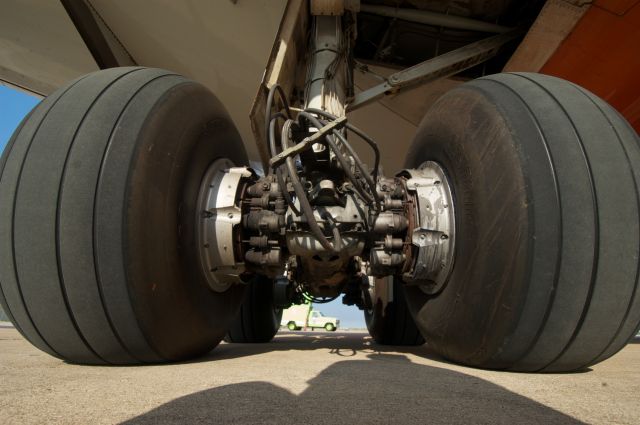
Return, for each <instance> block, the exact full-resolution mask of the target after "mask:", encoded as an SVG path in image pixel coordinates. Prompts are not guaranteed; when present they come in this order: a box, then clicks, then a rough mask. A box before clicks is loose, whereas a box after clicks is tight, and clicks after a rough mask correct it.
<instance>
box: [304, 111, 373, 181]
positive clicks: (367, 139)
mask: <svg viewBox="0 0 640 425" xmlns="http://www.w3.org/2000/svg"><path fill="white" fill-rule="evenodd" d="M305 111H307V112H311V113H313V114H317V115H322V116H323V117H326V118H329V119H332V120H336V119H338V117H336V116H335V115H333V114H330V113H329V112H327V111H323V110H322V109H316V108H307V109H305ZM346 127H347V129H348V130H350V131H353V132H354V133H356V134H357V135H358V136H360V138H361V139H362V140H364V141H365V143H367V144H368V145H369V146H371V149H372V150H373V153H374V164H373V180H374V181H375V182H377V181H378V172H379V168H380V149H378V144H377V143H376V142H375V140H373V139H372V138H371V137H369V136H368V135H367V134H366V133H365V132H363V131H362V130H360V129H359V128H358V127H356V126H354V125H353V124H350V123H347V124H346Z"/></svg>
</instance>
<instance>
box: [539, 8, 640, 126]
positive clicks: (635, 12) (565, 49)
mask: <svg viewBox="0 0 640 425" xmlns="http://www.w3.org/2000/svg"><path fill="white" fill-rule="evenodd" d="M609 3H610V4H609ZM622 3H625V5H626V6H630V8H629V9H627V10H626V12H625V13H623V14H617V13H613V12H611V11H610V10H612V9H614V10H617V11H620V10H622V9H624V7H622V6H623V4H622ZM631 3H635V4H633V5H631ZM604 7H607V8H606V9H605V8H604ZM540 72H542V73H544V74H549V75H555V76H558V77H561V78H564V79H567V80H569V81H573V82H574V83H576V84H579V85H581V86H583V87H585V88H587V89H589V90H590V91H592V92H594V93H595V94H597V95H598V96H600V97H602V98H603V99H605V100H606V101H608V102H609V103H610V104H611V105H613V106H614V107H615V108H616V109H617V110H618V111H620V113H622V115H624V116H625V117H626V118H627V120H628V121H629V122H630V123H631V125H632V126H633V127H634V128H635V129H636V131H638V132H640V2H638V1H635V2H630V1H628V0H627V1H626V2H623V1H620V0H609V1H607V0H600V1H598V2H597V3H595V4H594V5H593V6H592V7H591V8H590V9H589V10H588V11H587V13H585V15H584V16H583V17H582V19H581V20H580V21H579V22H578V24H577V25H576V26H575V28H574V29H573V31H572V32H571V34H569V36H568V37H567V38H566V39H565V40H564V41H563V42H562V44H561V45H560V47H558V49H557V50H556V51H555V53H554V54H553V56H551V58H549V60H548V61H547V63H546V64H545V65H544V66H543V67H542V69H541V70H540Z"/></svg>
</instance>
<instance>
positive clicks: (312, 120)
mask: <svg viewBox="0 0 640 425" xmlns="http://www.w3.org/2000/svg"><path fill="white" fill-rule="evenodd" d="M298 117H302V118H305V119H307V120H308V121H309V122H310V123H311V125H313V126H315V127H317V128H318V129H320V128H322V127H323V122H322V121H320V120H319V119H318V118H316V117H314V116H313V115H311V114H309V113H307V112H304V111H303V112H299V113H298ZM325 140H326V142H327V145H329V148H331V150H332V151H333V153H334V154H335V155H336V158H337V159H338V162H339V163H340V165H341V166H342V170H343V171H344V173H345V174H346V175H347V178H348V179H349V180H350V181H351V183H352V184H353V189H354V191H355V192H356V193H357V194H358V196H360V198H362V199H363V200H364V201H365V202H373V200H374V198H372V197H371V196H369V194H368V193H366V192H362V191H360V190H358V187H359V184H358V179H357V178H356V176H355V175H354V174H353V172H352V171H351V167H350V166H349V163H348V162H347V159H346V158H345V157H344V155H343V154H342V152H340V149H338V145H336V143H335V142H334V141H333V136H329V135H327V137H326V138H325ZM365 173H366V171H365Z"/></svg>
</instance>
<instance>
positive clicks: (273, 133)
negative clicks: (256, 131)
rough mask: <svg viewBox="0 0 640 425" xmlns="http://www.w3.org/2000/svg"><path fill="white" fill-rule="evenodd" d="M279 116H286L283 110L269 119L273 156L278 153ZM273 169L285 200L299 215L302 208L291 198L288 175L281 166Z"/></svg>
mask: <svg viewBox="0 0 640 425" xmlns="http://www.w3.org/2000/svg"><path fill="white" fill-rule="evenodd" d="M278 118H285V115H284V114H283V113H281V112H278V113H276V114H274V115H273V116H272V117H271V120H270V121H269V138H268V139H269V150H270V151H271V156H272V157H274V156H276V155H277V154H278V150H277V148H276V125H275V123H276V121H277V120H278ZM273 171H274V172H275V174H276V180H277V181H278V186H280V190H281V191H282V196H283V197H284V200H285V202H286V203H287V205H289V208H291V211H293V213H294V214H295V215H296V216H298V217H299V216H300V210H299V209H298V207H296V205H295V204H294V203H293V199H292V198H291V195H290V194H289V191H288V190H287V186H286V175H284V173H283V172H282V169H281V168H280V167H278V168H276V169H274V170H273Z"/></svg>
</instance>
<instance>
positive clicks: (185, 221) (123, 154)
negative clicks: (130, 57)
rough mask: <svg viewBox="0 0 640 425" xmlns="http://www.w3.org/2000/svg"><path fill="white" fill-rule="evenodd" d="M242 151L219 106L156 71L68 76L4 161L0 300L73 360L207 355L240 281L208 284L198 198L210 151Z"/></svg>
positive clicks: (241, 157) (24, 327) (31, 336)
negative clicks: (198, 231) (200, 249)
mask: <svg viewBox="0 0 640 425" xmlns="http://www.w3.org/2000/svg"><path fill="white" fill-rule="evenodd" d="M220 157H226V158H228V159H229V160H231V161H233V162H235V163H236V164H244V163H247V157H246V154H245V151H244V147H243V145H242V141H241V140H240V136H239V134H238V132H237V130H236V129H235V127H234V125H233V123H232V121H231V119H230V118H229V116H228V115H227V113H226V111H225V109H224V107H223V106H222V104H221V103H220V102H219V101H218V100H217V99H216V97H215V96H214V95H213V94H211V92H209V91H208V90H207V89H206V88H205V87H203V86H202V85H200V84H198V83H195V82H193V81H190V80H188V79H186V78H184V77H181V76H179V75H175V74H172V73H170V72H168V71H163V70H159V69H145V68H112V69H108V70H104V71H99V72H96V73H93V74H89V75H87V76H84V77H82V78H79V79H77V80H76V81H73V82H72V83H70V84H68V85H67V86H65V87H63V88H61V89H59V90H57V91H56V92H55V93H53V94H52V95H50V96H49V97H47V98H46V99H44V100H43V101H42V102H41V103H40V104H39V105H38V106H37V107H36V108H35V109H34V110H33V111H32V112H31V113H30V115H29V116H28V117H27V118H25V120H24V121H23V122H22V124H21V126H20V128H19V129H18V130H17V131H16V132H15V134H14V135H13V137H12V139H11V141H10V142H9V144H8V146H7V148H6V149H5V152H4V154H3V156H2V162H1V163H0V173H1V174H0V179H1V180H0V205H2V208H1V209H0V244H1V245H0V276H2V281H1V284H0V288H1V289H2V290H1V291H0V301H1V302H2V306H3V308H4V309H5V311H6V312H7V313H8V315H9V316H10V318H11V321H12V322H13V323H14V324H15V326H16V328H17V329H18V330H19V331H20V332H21V333H22V334H23V335H24V336H25V338H27V339H28V340H29V341H30V342H31V343H32V344H34V345H35V346H36V347H38V348H40V349H41V350H43V351H45V352H47V353H49V354H51V355H53V356H56V357H59V358H61V359H64V360H66V361H69V362H74V363H85V364H137V363H158V362H166V361H176V360H182V359H187V358H191V357H194V356H197V355H201V354H204V353H206V352H208V351H209V350H211V349H212V348H214V347H215V346H216V345H217V344H218V343H219V342H220V340H221V339H222V338H223V337H224V335H225V333H226V331H227V329H228V328H229V326H230V323H231V320H232V319H233V317H234V316H235V314H236V312H237V310H238V308H239V306H240V302H241V300H242V297H243V290H244V288H243V287H242V286H232V287H230V288H229V289H228V290H227V291H226V292H215V291H212V290H211V289H210V288H209V287H208V285H207V282H206V281H205V279H204V278H203V276H202V275H201V272H200V268H199V266H198V263H197V262H198V253H197V252H196V245H195V240H196V235H195V229H194V228H195V221H196V220H195V219H194V218H195V216H196V211H195V205H196V199H197V196H198V189H199V186H200V182H201V179H202V177H203V174H204V173H205V171H206V170H207V167H208V166H209V164H210V163H211V162H212V161H213V160H214V159H216V158H220Z"/></svg>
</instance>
